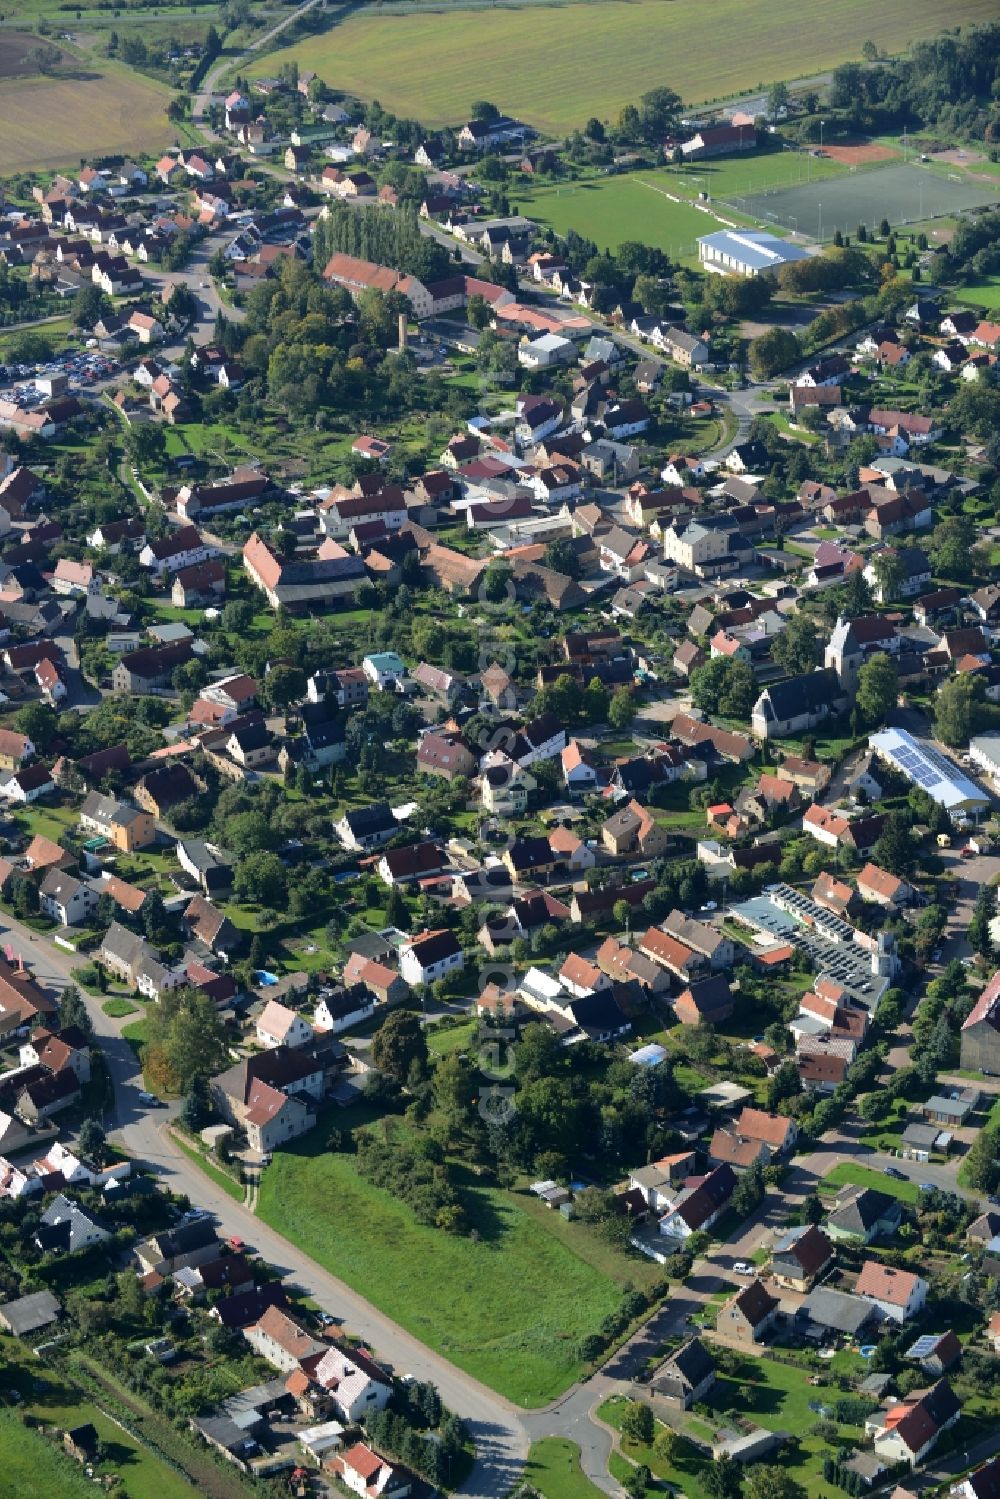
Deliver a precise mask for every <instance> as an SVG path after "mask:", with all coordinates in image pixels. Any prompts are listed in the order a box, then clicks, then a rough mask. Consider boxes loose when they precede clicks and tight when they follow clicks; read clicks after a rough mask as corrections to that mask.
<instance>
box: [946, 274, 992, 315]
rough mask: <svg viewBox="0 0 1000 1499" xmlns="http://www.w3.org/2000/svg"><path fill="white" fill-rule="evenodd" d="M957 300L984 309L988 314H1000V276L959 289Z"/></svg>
mask: <svg viewBox="0 0 1000 1499" xmlns="http://www.w3.org/2000/svg"><path fill="white" fill-rule="evenodd" d="M955 300H956V301H957V302H968V303H969V305H970V306H971V307H983V308H985V309H986V311H987V312H1000V276H987V277H986V278H985V279H984V280H982V281H973V282H972V283H971V284H970V285H968V286H962V287H959V288H958V289H957V290H956V292H955Z"/></svg>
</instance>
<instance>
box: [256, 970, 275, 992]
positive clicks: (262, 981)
mask: <svg viewBox="0 0 1000 1499" xmlns="http://www.w3.org/2000/svg"><path fill="white" fill-rule="evenodd" d="M254 978H255V979H256V980H257V982H258V984H259V985H260V986H261V988H262V989H270V988H271V987H272V986H273V985H274V984H276V983H277V982H278V975H277V974H276V973H268V971H267V969H266V968H258V969H257V971H256V973H255V974H254Z"/></svg>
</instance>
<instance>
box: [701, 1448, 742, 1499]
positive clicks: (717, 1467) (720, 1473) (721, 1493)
mask: <svg viewBox="0 0 1000 1499" xmlns="http://www.w3.org/2000/svg"><path fill="white" fill-rule="evenodd" d="M702 1483H703V1485H704V1487H705V1489H706V1491H707V1493H708V1494H709V1495H710V1496H711V1499H740V1492H741V1490H740V1470H739V1467H738V1466H737V1464H736V1463H734V1462H733V1460H732V1458H731V1457H728V1456H723V1457H720V1458H719V1459H718V1460H717V1461H716V1462H714V1463H712V1465H711V1467H709V1468H706V1469H705V1473H704V1477H703V1478H702Z"/></svg>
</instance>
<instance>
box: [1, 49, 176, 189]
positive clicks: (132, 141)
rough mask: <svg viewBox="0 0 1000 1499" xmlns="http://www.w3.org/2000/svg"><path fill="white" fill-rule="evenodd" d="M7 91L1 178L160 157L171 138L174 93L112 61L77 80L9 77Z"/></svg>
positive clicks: (89, 68) (77, 74) (76, 75)
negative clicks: (84, 163) (93, 161)
mask: <svg viewBox="0 0 1000 1499" xmlns="http://www.w3.org/2000/svg"><path fill="white" fill-rule="evenodd" d="M3 93H4V111H3V114H4V128H3V132H2V133H0V173H7V172H29V171H39V170H42V169H44V168H48V167H57V166H65V165H67V164H72V165H74V166H78V165H79V163H80V160H81V158H87V157H90V156H102V155H109V154H114V153H116V152H117V153H119V154H121V153H124V154H129V153H132V154H138V153H141V152H143V151H150V152H154V151H155V152H158V151H160V150H161V149H162V147H163V146H165V145H167V144H168V142H169V141H170V139H171V129H172V127H171V126H170V124H169V123H168V121H167V117H166V113H165V109H166V104H167V100H168V98H169V91H168V90H167V89H166V88H165V87H164V86H163V85H162V84H158V83H155V82H154V81H153V80H152V79H151V78H146V77H144V76H143V75H142V74H141V73H138V72H135V71H134V70H131V69H129V68H125V67H119V66H117V65H116V64H114V63H109V62H104V61H102V62H101V63H99V64H92V63H91V62H90V61H89V60H88V62H87V64H86V66H85V67H79V68H76V69H74V70H73V76H61V75H59V74H57V75H55V76H53V77H51V78H16V79H5V80H4V88H3Z"/></svg>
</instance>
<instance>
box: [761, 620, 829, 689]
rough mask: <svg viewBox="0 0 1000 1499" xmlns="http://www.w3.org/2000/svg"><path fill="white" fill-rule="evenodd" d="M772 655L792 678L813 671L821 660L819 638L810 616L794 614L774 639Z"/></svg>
mask: <svg viewBox="0 0 1000 1499" xmlns="http://www.w3.org/2000/svg"><path fill="white" fill-rule="evenodd" d="M771 655H772V656H773V657H774V659H775V661H777V663H778V665H779V666H783V667H784V668H785V670H786V671H787V672H788V673H789V675H790V676H799V675H801V674H802V673H804V672H807V671H812V669H813V667H814V666H815V665H816V663H817V661H818V660H819V636H818V634H817V632H816V626H815V625H814V624H813V622H812V620H811V619H810V618H809V616H808V614H793V615H792V617H791V619H790V620H789V621H788V624H787V625H786V627H785V629H783V630H782V631H781V634H780V635H776V636H775V637H774V642H773V644H772V646H771Z"/></svg>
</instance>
